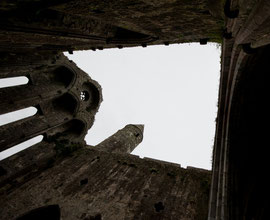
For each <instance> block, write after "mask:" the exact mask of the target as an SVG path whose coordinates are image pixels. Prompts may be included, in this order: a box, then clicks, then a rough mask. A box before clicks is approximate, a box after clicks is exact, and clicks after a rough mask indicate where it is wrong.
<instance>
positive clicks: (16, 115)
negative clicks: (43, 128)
mask: <svg viewBox="0 0 270 220" xmlns="http://www.w3.org/2000/svg"><path fill="white" fill-rule="evenodd" d="M36 113H37V108H35V107H28V108H24V109H21V110H17V111H14V112H9V113H6V114H3V115H0V126H2V125H5V124H9V123H12V122H15V121H18V120H21V119H24V118H28V117H30V116H33V115H35V114H36Z"/></svg>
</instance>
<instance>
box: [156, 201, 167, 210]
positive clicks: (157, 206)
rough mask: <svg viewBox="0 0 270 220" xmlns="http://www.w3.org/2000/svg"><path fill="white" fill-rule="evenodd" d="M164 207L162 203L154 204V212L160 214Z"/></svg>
mask: <svg viewBox="0 0 270 220" xmlns="http://www.w3.org/2000/svg"><path fill="white" fill-rule="evenodd" d="M164 208H165V207H164V205H163V203H162V202H158V203H156V204H155V210H156V212H161V211H162V210H164Z"/></svg>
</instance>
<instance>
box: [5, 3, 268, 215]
mask: <svg viewBox="0 0 270 220" xmlns="http://www.w3.org/2000/svg"><path fill="white" fill-rule="evenodd" d="M207 41H214V42H220V43H221V42H222V58H221V59H222V60H221V78H220V90H219V91H220V92H219V101H218V116H217V125H216V137H215V146H214V151H213V168H212V182H211V189H210V195H209V197H210V198H209V210H208V204H207V203H208V202H207V201H208V189H209V182H208V180H209V179H208V178H209V175H210V174H209V172H206V171H199V170H196V169H195V170H194V169H187V170H185V169H182V168H180V167H179V166H178V167H177V166H175V165H173V164H167V163H162V162H155V161H154V160H151V159H140V158H137V157H134V156H131V155H128V154H125V152H130V151H132V150H133V149H134V148H135V147H136V146H137V144H139V143H140V141H141V140H142V133H140V132H139V133H140V135H139V136H138V137H136V132H135V133H134V131H135V130H136V129H135V130H134V128H135V127H134V126H133V125H128V126H127V127H126V128H124V129H122V130H120V131H119V132H117V133H116V134H114V135H113V136H112V137H110V138H108V139H106V140H105V141H104V142H102V143H100V144H99V146H97V147H95V148H94V147H90V146H88V147H85V143H84V140H83V139H84V136H85V134H86V132H87V130H88V129H89V128H90V127H91V126H92V123H93V121H94V116H95V113H96V112H97V110H98V108H99V105H100V102H101V100H102V97H101V89H100V86H99V85H98V84H97V83H96V82H95V81H93V80H92V79H90V78H89V76H87V75H86V74H85V73H84V72H83V71H81V70H80V69H79V68H77V67H76V65H75V64H73V63H71V62H70V61H69V60H68V59H67V58H65V57H64V56H63V54H62V52H63V51H69V52H70V53H72V51H73V50H82V49H91V50H93V51H95V50H102V49H105V48H119V49H121V48H123V47H131V46H142V47H147V46H148V45H157V44H165V45H169V44H172V43H184V42H200V43H201V44H206V43H207ZM269 43H270V2H269V1H268V0H259V1H258V0H217V1H214V0H188V1H187V0H171V1H165V0H164V1H163V0H161V1H155V0H140V1H137V0H135V1H130V0H117V1H114V0H112V1H103V2H100V1H96V0H93V1H88V0H79V1H78V0H76V1H75V0H74V1H73V0H56V1H55V0H54V1H51V0H49V1H45V0H44V1H43V0H38V1H19V0H15V1H12V2H10V1H1V2H0V59H1V62H0V78H6V77H14V76H27V77H28V79H29V83H28V84H27V85H22V86H17V87H13V88H12V87H11V88H5V89H1V90H0V114H3V113H7V112H11V111H14V110H17V109H22V108H25V107H28V106H34V107H36V108H37V109H38V112H37V113H36V115H34V116H32V117H29V118H26V119H23V120H19V121H16V122H13V123H10V124H7V125H4V126H1V127H0V149H1V151H2V150H4V149H7V148H10V147H12V146H14V145H15V144H17V143H20V142H22V141H24V140H27V139H29V138H31V137H34V136H36V135H39V134H42V135H44V139H43V141H42V142H41V143H39V144H36V145H35V146H32V147H31V148H29V149H27V150H24V151H22V152H20V153H18V154H16V155H14V156H11V157H9V158H7V159H5V160H4V161H1V162H0V193H1V194H0V204H1V208H0V218H2V219H14V218H17V217H19V216H21V218H20V219H29V218H30V219H31V218H32V219H41V217H43V218H44V219H46V215H48V216H49V217H47V219H60V217H61V218H62V219H85V220H86V219H95V220H98V219H103V220H104V219H109V220H111V219H190V220H191V219H206V216H207V211H208V219H209V220H214V219H217V220H220V219H222V220H227V219H229V220H238V219H245V220H265V219H270V216H269V212H268V210H269V209H270V203H269V199H268V198H269V197H270V191H269V181H268V179H269V178H267V176H268V175H267V174H268V171H269V164H268V152H267V150H268V147H267V146H268V145H267V143H268V142H269V141H268V136H269V135H268V130H267V129H265V127H267V126H268V124H269V123H268V121H270V120H269V107H268V105H267V100H268V99H269V86H268V84H269V83H268V82H269V74H268V73H269V63H270V62H269V57H270V56H269V53H270V49H269ZM11 94H12V95H11ZM130 126H131V127H130ZM132 126H133V127H132ZM131 128H132V129H131ZM134 134H135V135H134ZM164 147H166V146H164ZM119 153H120V154H119ZM2 204H5V205H4V206H3V205H2ZM45 213H46V214H45Z"/></svg>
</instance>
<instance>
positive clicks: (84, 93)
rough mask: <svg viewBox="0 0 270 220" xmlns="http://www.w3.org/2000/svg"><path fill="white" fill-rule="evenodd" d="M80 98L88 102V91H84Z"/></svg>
mask: <svg viewBox="0 0 270 220" xmlns="http://www.w3.org/2000/svg"><path fill="white" fill-rule="evenodd" d="M80 97H81V100H82V101H88V100H89V93H88V92H87V91H82V92H81V95H80Z"/></svg>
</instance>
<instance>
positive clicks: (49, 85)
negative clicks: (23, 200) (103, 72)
mask: <svg viewBox="0 0 270 220" xmlns="http://www.w3.org/2000/svg"><path fill="white" fill-rule="evenodd" d="M1 55H2V56H1V57H2V58H3V59H2V62H1V65H0V76H1V77H14V76H26V77H27V78H28V79H29V82H28V84H26V85H22V86H13V87H7V88H2V89H0V99H1V102H0V113H1V114H3V113H8V112H12V111H16V110H19V109H23V108H26V107H30V106H33V107H36V108H37V109H38V112H37V113H36V114H35V115H33V116H31V117H28V118H25V119H22V120H19V121H15V122H12V123H9V124H6V125H3V126H1V127H0V136H1V141H0V149H1V151H3V150H6V149H8V148H10V147H12V146H14V145H16V144H19V143H21V142H23V141H26V140H28V139H30V138H32V137H35V136H38V135H41V134H42V135H44V136H45V139H44V141H47V142H50V141H51V140H52V139H53V140H55V139H59V138H60V139H69V138H70V139H71V142H77V143H79V142H81V143H84V136H85V135H86V133H87V131H88V129H89V128H90V127H91V126H92V124H93V122H94V116H95V114H96V112H97V111H98V108H99V105H100V102H101V101H102V96H101V87H100V86H99V85H98V83H97V82H95V81H94V80H92V79H91V78H90V77H89V76H88V75H87V74H86V73H84V72H83V71H82V70H80V69H79V68H78V67H77V66H76V65H75V64H74V63H72V62H70V61H69V60H68V59H67V58H66V57H65V56H64V55H62V54H58V53H57V54H54V55H53V54H52V53H46V54H39V53H34V54H29V55H26V54H11V53H9V54H6V53H3V54H1ZM32 58H33V59H32ZM5 61H7V62H5ZM12 61H13V62H12ZM11 134H12V135H11Z"/></svg>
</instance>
